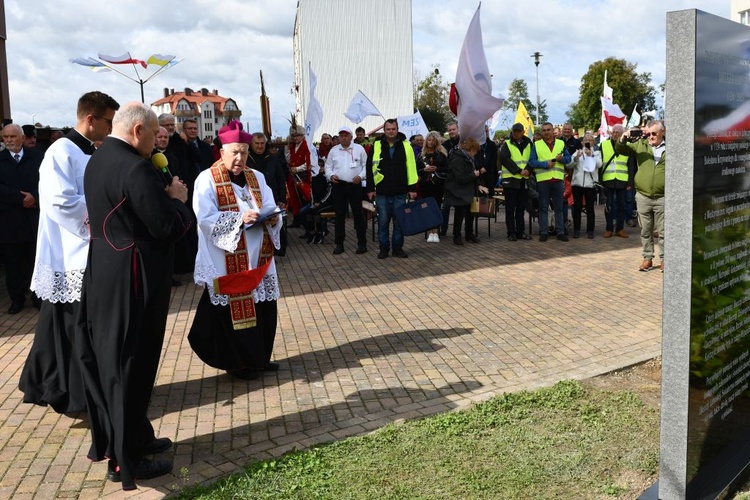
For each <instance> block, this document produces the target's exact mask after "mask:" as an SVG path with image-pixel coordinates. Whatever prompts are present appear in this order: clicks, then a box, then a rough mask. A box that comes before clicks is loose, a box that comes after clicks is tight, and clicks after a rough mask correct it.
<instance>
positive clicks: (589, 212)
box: [572, 186, 596, 233]
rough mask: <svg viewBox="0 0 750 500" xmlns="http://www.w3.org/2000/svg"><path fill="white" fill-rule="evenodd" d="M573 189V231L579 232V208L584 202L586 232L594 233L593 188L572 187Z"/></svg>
mask: <svg viewBox="0 0 750 500" xmlns="http://www.w3.org/2000/svg"><path fill="white" fill-rule="evenodd" d="M572 188H573V230H574V231H580V230H581V207H582V206H583V202H584V200H585V202H586V232H589V233H591V232H593V231H594V196H595V195H596V190H595V189H594V188H592V187H591V188H585V187H581V186H572Z"/></svg>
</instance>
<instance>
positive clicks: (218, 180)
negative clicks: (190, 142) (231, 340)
mask: <svg viewBox="0 0 750 500" xmlns="http://www.w3.org/2000/svg"><path fill="white" fill-rule="evenodd" d="M244 174H245V180H246V181H247V186H248V188H249V189H250V190H251V191H252V194H253V197H254V198H255V200H256V201H257V203H258V206H261V207H262V206H263V196H262V194H261V192H260V185H259V184H258V179H257V178H256V177H255V173H254V172H253V171H252V170H251V169H250V168H245V169H244ZM211 176H212V177H213V180H214V185H215V186H216V199H217V200H218V204H219V210H222V211H231V212H239V211H240V207H239V205H237V198H236V196H235V194H234V189H233V188H232V181H231V179H230V177H229V171H228V170H227V169H226V168H225V167H224V165H223V163H222V161H221V160H219V161H217V162H216V163H214V164H213V166H212V167H211ZM243 231H244V230H243ZM224 259H225V262H226V265H227V274H226V275H225V276H220V277H218V278H216V279H215V280H214V291H215V292H216V293H218V294H220V295H225V294H228V295H229V309H230V311H231V313H232V326H233V327H234V329H235V330H242V329H244V328H252V327H254V326H255V324H256V318H255V302H254V301H253V290H255V288H256V287H257V286H258V285H259V284H260V282H261V281H262V280H263V276H265V274H266V271H268V267H269V266H270V265H271V262H272V259H273V243H272V242H271V237H270V236H269V235H268V230H267V229H266V226H265V224H263V243H262V244H261V247H260V258H259V259H258V265H257V267H256V268H255V269H249V267H250V266H249V262H248V256H247V247H246V246H245V235H244V234H243V235H242V237H241V238H240V241H239V243H238V244H237V248H236V249H235V251H234V252H227V251H225V252H224Z"/></svg>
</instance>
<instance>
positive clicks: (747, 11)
mask: <svg viewBox="0 0 750 500" xmlns="http://www.w3.org/2000/svg"><path fill="white" fill-rule="evenodd" d="M730 10H731V19H732V21H735V22H738V23H742V24H745V25H750V0H732V2H731V7H730Z"/></svg>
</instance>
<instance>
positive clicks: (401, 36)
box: [277, 0, 414, 142]
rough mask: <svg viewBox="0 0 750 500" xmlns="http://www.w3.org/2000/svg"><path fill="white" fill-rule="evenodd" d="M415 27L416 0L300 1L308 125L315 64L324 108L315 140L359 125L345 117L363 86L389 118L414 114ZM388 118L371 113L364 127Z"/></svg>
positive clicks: (298, 65)
mask: <svg viewBox="0 0 750 500" xmlns="http://www.w3.org/2000/svg"><path fill="white" fill-rule="evenodd" d="M411 26H412V19H411V0H377V1H372V0H299V2H298V4H297V19H296V21H295V30H294V65H295V86H296V88H297V107H298V114H297V119H298V123H300V124H303V123H304V116H305V111H306V108H307V104H308V102H309V100H310V95H309V91H310V88H309V85H310V79H309V76H308V63H310V64H311V65H312V70H313V72H314V73H315V76H316V77H317V78H318V85H317V88H316V91H315V95H316V97H317V98H318V101H320V105H321V107H322V108H323V123H322V125H321V126H320V128H319V129H318V130H317V131H316V132H315V134H314V138H313V139H314V141H316V142H318V141H319V140H320V136H321V135H322V134H323V133H324V132H327V133H330V134H331V135H334V134H335V133H336V132H337V131H338V127H340V126H342V125H347V126H349V127H351V129H352V130H354V129H355V128H356V127H357V125H356V124H354V123H352V122H350V121H349V120H348V119H347V118H345V117H344V112H345V111H346V109H347V107H348V106H349V103H350V102H351V99H352V97H354V95H355V94H356V93H357V90H361V91H362V92H363V93H364V94H365V95H366V96H367V97H369V98H370V100H371V101H372V102H373V104H375V106H376V107H377V108H378V109H379V110H380V112H381V113H383V115H384V117H385V118H395V117H396V116H398V115H405V114H411V113H413V112H414V98H413V60H412V27H411ZM383 121H384V119H383V118H381V117H373V116H369V117H367V118H365V119H364V120H363V121H362V123H360V124H359V125H361V126H363V127H364V128H365V130H367V131H368V132H369V131H370V130H372V129H374V128H376V127H378V126H380V125H382V124H383ZM286 132H288V131H286V130H285V131H283V135H286ZM277 133H279V134H281V133H282V131H278V132H277Z"/></svg>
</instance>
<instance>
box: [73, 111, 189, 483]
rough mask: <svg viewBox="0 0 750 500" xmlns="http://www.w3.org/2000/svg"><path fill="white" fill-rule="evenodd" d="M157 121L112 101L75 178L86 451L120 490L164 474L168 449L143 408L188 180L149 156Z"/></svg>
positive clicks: (184, 221) (183, 223)
mask: <svg viewBox="0 0 750 500" xmlns="http://www.w3.org/2000/svg"><path fill="white" fill-rule="evenodd" d="M158 129H159V125H158V122H157V120H156V115H155V114H154V112H153V111H151V110H150V109H149V108H148V106H146V105H144V104H142V103H140V102H131V103H128V104H126V105H124V106H123V107H122V108H120V109H119V110H118V111H117V113H116V114H115V117H114V120H113V122H112V134H111V135H110V136H109V137H107V138H106V139H105V140H104V143H103V144H102V145H101V147H100V148H99V149H98V150H97V151H96V152H95V153H94V154H93V155H92V156H91V160H90V161H89V163H88V166H87V168H86V173H85V174H84V178H83V189H84V193H85V195H86V205H87V207H88V213H89V221H90V227H91V243H90V246H89V254H88V260H87V263H86V273H85V274H84V277H83V290H82V293H81V311H80V313H79V322H78V324H79V325H80V331H77V332H76V350H77V353H78V355H79V357H80V360H81V370H82V373H83V380H84V385H85V387H86V399H87V406H88V410H89V425H90V426H91V436H92V444H91V448H90V450H89V453H88V457H89V458H90V459H91V460H95V461H97V460H104V459H105V458H109V473H108V477H109V479H110V480H111V481H122V487H123V489H124V490H131V489H135V487H136V486H135V480H136V478H137V479H139V480H140V479H148V478H152V477H157V476H161V475H163V474H167V473H168V472H169V471H171V470H172V462H171V461H168V460H154V461H150V460H147V459H145V458H144V455H149V454H153V453H158V452H161V451H165V450H166V449H168V448H169V447H170V446H171V445H172V442H171V440H170V439H169V438H157V437H156V436H155V434H154V428H153V426H152V425H151V423H150V422H149V421H148V418H147V416H146V413H147V410H148V404H149V400H150V398H151V392H152V390H153V387H154V381H155V379H156V371H157V368H158V365H159V358H160V355H161V347H162V343H163V340H164V328H165V326H166V322H167V313H168V310H169V299H170V292H171V288H172V287H171V281H172V259H173V255H174V242H175V241H176V240H178V239H179V238H182V237H183V236H184V235H185V234H186V233H187V232H188V231H189V230H191V229H192V228H193V227H194V225H195V216H194V215H193V214H192V212H191V211H190V210H189V209H188V207H186V206H185V201H186V200H187V187H185V185H184V184H183V183H182V182H181V181H180V179H179V177H178V176H175V177H174V178H173V180H172V182H171V183H170V184H169V185H168V186H167V187H166V188H165V186H164V178H163V177H162V175H161V173H160V172H159V171H158V170H157V169H155V168H154V167H153V166H152V165H151V162H150V161H149V160H148V158H150V156H151V152H152V150H153V149H154V141H155V137H156V133H157V131H158Z"/></svg>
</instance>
